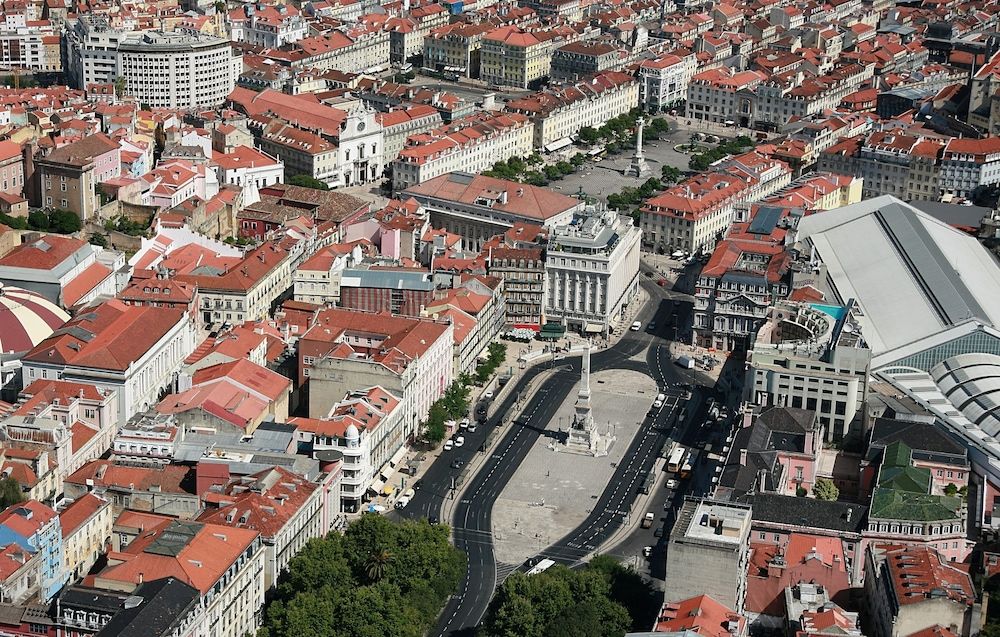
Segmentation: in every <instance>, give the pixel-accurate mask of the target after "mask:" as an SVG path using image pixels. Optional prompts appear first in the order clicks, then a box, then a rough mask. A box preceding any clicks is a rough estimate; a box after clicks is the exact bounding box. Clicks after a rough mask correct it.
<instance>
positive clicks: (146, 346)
mask: <svg viewBox="0 0 1000 637" xmlns="http://www.w3.org/2000/svg"><path fill="white" fill-rule="evenodd" d="M194 340H195V328H194V325H193V323H192V321H191V317H190V316H189V315H188V314H187V312H184V311H182V310H175V309H169V308H160V307H150V306H135V305H126V304H124V303H122V302H121V301H119V300H117V299H112V300H110V301H105V302H104V303H101V304H100V305H96V306H93V307H90V308H87V310H86V311H85V312H82V313H81V314H79V315H77V316H76V317H75V318H73V319H72V320H70V322H69V323H67V324H66V325H65V326H64V329H62V330H60V331H59V332H57V333H55V334H53V335H52V336H50V337H49V338H47V339H45V340H44V341H42V342H41V343H39V344H38V345H36V346H35V347H34V348H33V349H32V350H31V351H30V352H28V353H27V354H26V355H25V357H24V358H23V359H22V363H21V364H22V370H21V371H22V378H23V381H24V384H25V385H28V384H30V383H31V382H32V381H34V380H37V379H39V378H41V379H47V378H51V379H57V380H68V381H75V382H79V383H89V384H92V385H95V386H97V387H103V388H106V389H113V390H115V391H117V393H118V422H126V421H127V420H128V419H129V418H131V417H132V416H134V415H135V414H137V413H140V412H144V411H146V410H147V409H149V408H150V407H151V406H152V405H154V404H156V402H157V401H158V400H159V396H160V394H161V392H162V391H163V390H164V389H165V388H167V387H168V386H169V385H170V383H171V382H172V381H173V380H174V376H175V372H176V371H177V370H178V369H180V366H181V364H182V363H183V362H184V359H185V358H187V356H188V355H189V354H191V352H192V351H194V347H195V343H194Z"/></svg>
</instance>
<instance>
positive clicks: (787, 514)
mask: <svg viewBox="0 0 1000 637" xmlns="http://www.w3.org/2000/svg"><path fill="white" fill-rule="evenodd" d="M744 501H745V502H748V503H750V504H751V505H752V506H753V519H754V521H755V522H756V521H762V522H771V523H774V524H787V525H792V526H801V527H804V528H806V529H826V530H829V531H837V532H840V533H861V530H862V529H863V528H864V527H865V507H864V505H861V504H851V503H847V502H827V501H824V500H817V499H815V498H797V497H795V496H790V495H777V494H774V493H758V494H755V495H752V496H746V497H745V498H744ZM848 512H850V514H848Z"/></svg>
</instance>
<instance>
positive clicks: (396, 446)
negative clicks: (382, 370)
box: [289, 386, 405, 512]
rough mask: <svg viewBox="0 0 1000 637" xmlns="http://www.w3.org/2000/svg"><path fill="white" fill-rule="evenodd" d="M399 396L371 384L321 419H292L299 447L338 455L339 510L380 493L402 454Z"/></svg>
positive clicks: (357, 506)
mask: <svg viewBox="0 0 1000 637" xmlns="http://www.w3.org/2000/svg"><path fill="white" fill-rule="evenodd" d="M400 402H401V401H400V398H399V397H398V396H395V395H393V394H392V393H390V392H388V391H386V390H385V389H384V388H382V387H379V386H375V387H369V388H367V389H361V390H358V391H353V392H350V393H349V394H347V396H345V397H344V399H343V400H341V401H339V402H337V403H336V404H334V406H333V407H332V408H331V409H330V413H329V415H327V416H325V417H323V418H292V419H291V420H290V421H289V424H292V425H295V426H296V428H297V430H296V437H297V440H298V442H299V443H301V444H305V445H307V446H309V447H311V449H312V453H313V454H314V455H315V454H317V453H321V452H323V451H325V450H328V449H333V450H336V451H339V452H340V453H342V454H343V456H344V459H343V472H344V473H343V477H342V478H341V482H340V497H341V506H342V510H343V511H344V512H355V511H358V510H359V509H360V508H361V505H362V503H363V502H365V501H367V500H369V499H370V498H371V497H373V496H377V495H379V494H380V493H382V489H383V487H384V485H385V483H386V479H387V478H388V476H389V475H391V474H392V473H393V470H394V468H395V467H396V466H398V465H399V463H400V461H401V460H402V457H403V453H404V452H405V447H404V443H405V437H404V432H405V428H404V420H405V419H404V413H403V411H404V409H403V407H402V406H401V405H400Z"/></svg>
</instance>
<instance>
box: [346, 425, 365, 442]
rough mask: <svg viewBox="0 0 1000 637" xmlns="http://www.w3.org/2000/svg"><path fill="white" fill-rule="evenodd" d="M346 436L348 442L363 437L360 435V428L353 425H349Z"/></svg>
mask: <svg viewBox="0 0 1000 637" xmlns="http://www.w3.org/2000/svg"><path fill="white" fill-rule="evenodd" d="M344 435H345V436H346V437H347V439H348V440H357V439H358V438H360V437H361V434H360V433H358V428H357V427H355V426H354V425H353V424H351V425H347V433H346V434H344Z"/></svg>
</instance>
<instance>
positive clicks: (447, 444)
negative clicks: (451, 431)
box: [444, 440, 455, 451]
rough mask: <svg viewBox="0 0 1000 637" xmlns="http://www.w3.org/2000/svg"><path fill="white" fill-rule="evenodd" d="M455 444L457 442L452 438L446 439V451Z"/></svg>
mask: <svg viewBox="0 0 1000 637" xmlns="http://www.w3.org/2000/svg"><path fill="white" fill-rule="evenodd" d="M454 446H455V443H454V442H452V441H451V440H445V441H444V450H445V451H451V448H452V447H454Z"/></svg>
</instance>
